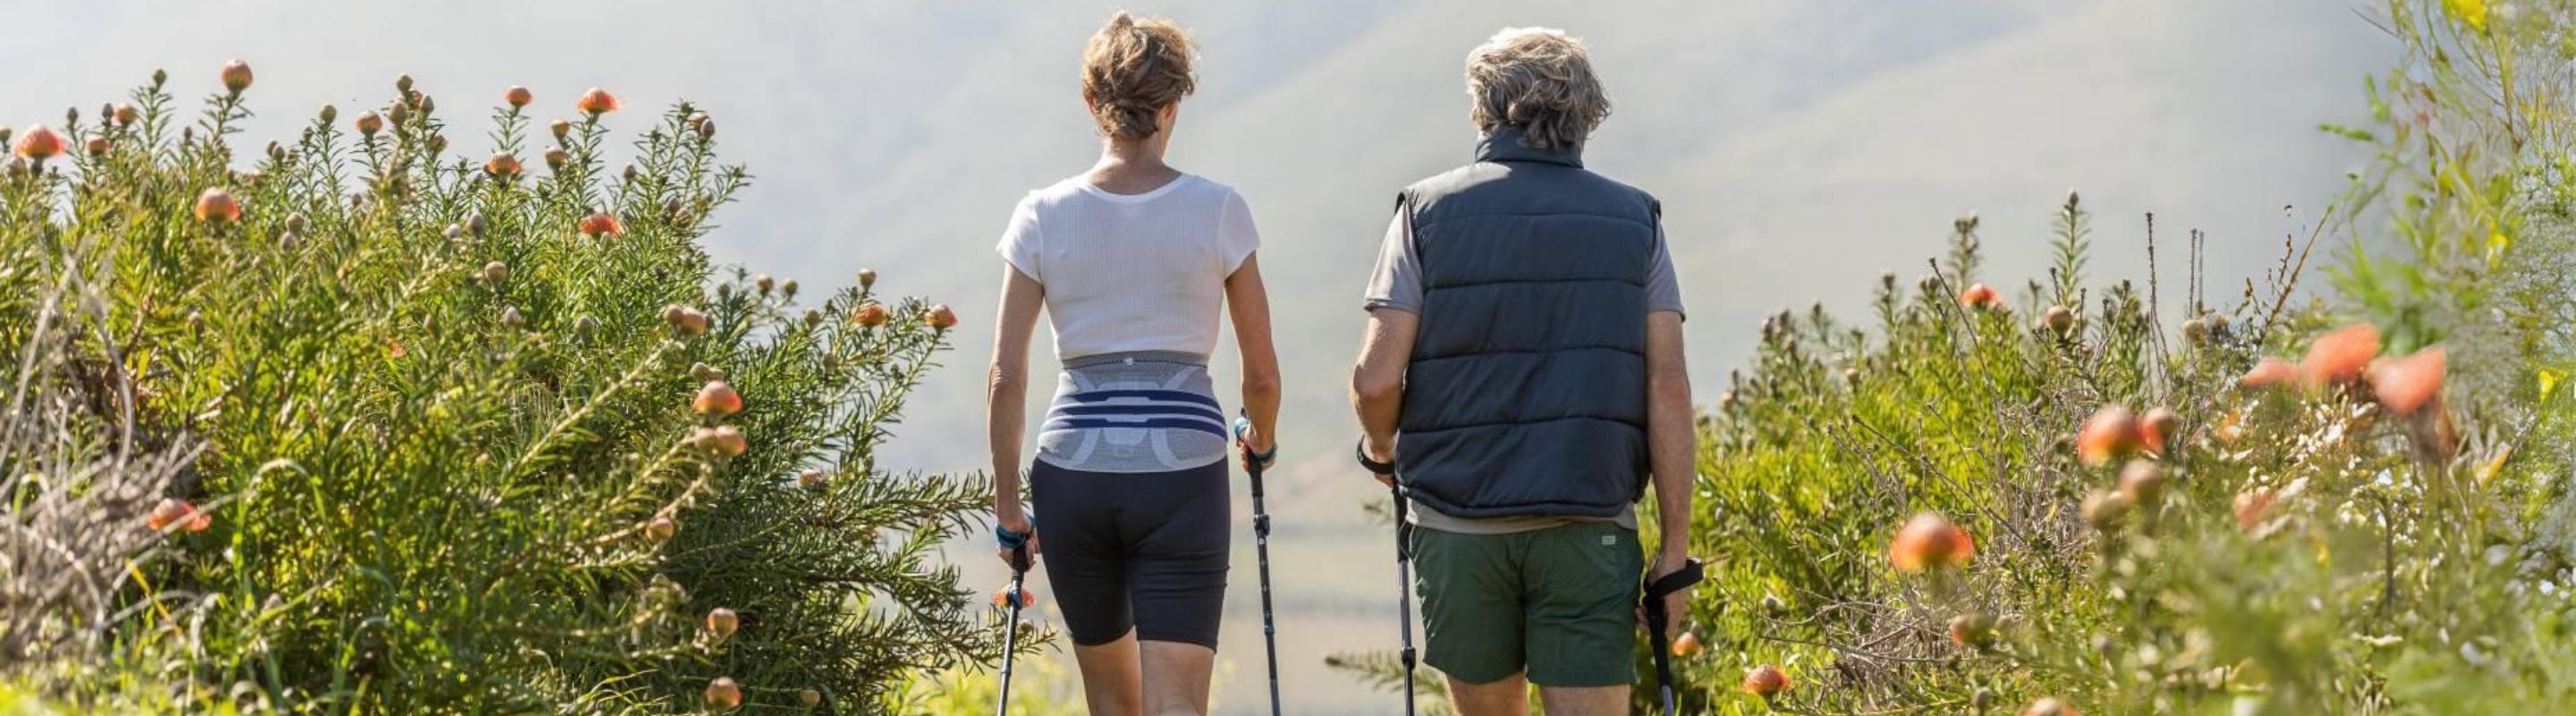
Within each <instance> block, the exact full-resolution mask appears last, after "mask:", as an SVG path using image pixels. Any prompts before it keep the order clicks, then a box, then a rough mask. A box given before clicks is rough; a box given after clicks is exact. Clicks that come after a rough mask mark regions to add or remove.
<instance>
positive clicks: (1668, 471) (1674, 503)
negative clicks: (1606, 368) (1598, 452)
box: [1646, 311, 1699, 574]
mask: <svg viewBox="0 0 2576 716" xmlns="http://www.w3.org/2000/svg"><path fill="white" fill-rule="evenodd" d="M1646 401H1647V402H1646V441H1647V451H1648V453H1647V457H1648V461H1649V462H1648V465H1649V466H1650V468H1651V469H1652V470H1654V475H1655V519H1656V522H1657V523H1659V524H1658V526H1659V527H1661V528H1662V533H1663V542H1662V545H1663V546H1662V548H1661V549H1660V550H1659V552H1658V554H1657V557H1656V568H1655V573H1656V574H1663V573H1666V572H1670V571H1672V570H1675V569H1680V568H1681V566H1682V562H1683V560H1686V559H1688V558H1689V554H1690V514H1691V489H1692V487H1693V485H1692V484H1691V483H1692V482H1693V480H1694V479H1696V476H1697V474H1698V472H1699V469H1698V462H1699V429H1698V426H1697V424H1696V423H1697V419H1696V417H1695V416H1694V415H1693V414H1692V412H1693V409H1692V407H1691V387H1690V368H1689V366H1688V365H1687V364H1686V363H1685V362H1684V360H1683V355H1682V314H1679V313H1675V312H1671V311H1657V312H1654V313H1649V314H1646Z"/></svg>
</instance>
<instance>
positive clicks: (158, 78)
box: [152, 67, 170, 89]
mask: <svg viewBox="0 0 2576 716" xmlns="http://www.w3.org/2000/svg"><path fill="white" fill-rule="evenodd" d="M169 81H170V71H169V70H165V69H161V68H158V67H155V68H152V88H153V89H160V88H161V85H163V84H166V83H168V82H169Z"/></svg>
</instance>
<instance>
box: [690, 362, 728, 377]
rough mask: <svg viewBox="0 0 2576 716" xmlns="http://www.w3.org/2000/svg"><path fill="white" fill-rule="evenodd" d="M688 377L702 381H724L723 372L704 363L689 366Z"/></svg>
mask: <svg viewBox="0 0 2576 716" xmlns="http://www.w3.org/2000/svg"><path fill="white" fill-rule="evenodd" d="M689 377H692V378H696V379H698V380H704V381H716V380H724V377H725V372H724V369H722V368H717V367H715V366H711V365H707V364H705V363H693V364H690V365H689Z"/></svg>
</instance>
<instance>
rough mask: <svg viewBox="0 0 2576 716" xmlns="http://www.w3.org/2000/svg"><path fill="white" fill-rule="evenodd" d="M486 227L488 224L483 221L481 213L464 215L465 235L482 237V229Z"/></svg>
mask: <svg viewBox="0 0 2576 716" xmlns="http://www.w3.org/2000/svg"><path fill="white" fill-rule="evenodd" d="M488 225H489V224H488V223H487V222H485V221H484V220H483V212H480V211H477V212H474V213H471V214H466V215H465V233H469V234H473V235H475V236H482V235H483V229H484V227H486V226H488Z"/></svg>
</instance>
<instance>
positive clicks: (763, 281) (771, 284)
mask: <svg viewBox="0 0 2576 716" xmlns="http://www.w3.org/2000/svg"><path fill="white" fill-rule="evenodd" d="M751 285H753V286H758V287H760V295H763V296H767V295H769V292H770V291H772V290H775V289H777V288H778V280H777V279H773V278H770V277H769V274H761V275H758V276H753V277H752V278H751Z"/></svg>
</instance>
